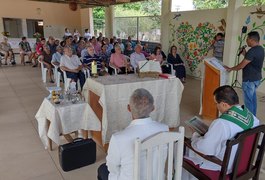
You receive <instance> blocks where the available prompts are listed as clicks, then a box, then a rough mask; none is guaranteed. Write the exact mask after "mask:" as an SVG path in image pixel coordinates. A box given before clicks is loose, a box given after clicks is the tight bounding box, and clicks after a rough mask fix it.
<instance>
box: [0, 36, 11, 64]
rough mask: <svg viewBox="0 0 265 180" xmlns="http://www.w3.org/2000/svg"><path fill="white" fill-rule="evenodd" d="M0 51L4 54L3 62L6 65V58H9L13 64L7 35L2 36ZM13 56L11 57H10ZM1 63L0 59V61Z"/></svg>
mask: <svg viewBox="0 0 265 180" xmlns="http://www.w3.org/2000/svg"><path fill="white" fill-rule="evenodd" d="M0 52H1V53H3V54H4V58H5V64H4V65H7V59H9V60H10V63H11V64H15V59H14V53H13V50H12V48H11V45H10V44H9V43H8V39H7V37H5V36H4V37H3V42H1V43H0ZM12 58H13V59H12ZM0 64H1V61H0Z"/></svg>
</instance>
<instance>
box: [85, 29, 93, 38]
mask: <svg viewBox="0 0 265 180" xmlns="http://www.w3.org/2000/svg"><path fill="white" fill-rule="evenodd" d="M91 37H92V36H91V34H90V33H89V31H88V29H85V33H84V38H87V40H89V39H91Z"/></svg>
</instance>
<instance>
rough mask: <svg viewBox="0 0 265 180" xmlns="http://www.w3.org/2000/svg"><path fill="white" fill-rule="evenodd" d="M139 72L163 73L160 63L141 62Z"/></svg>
mask: <svg viewBox="0 0 265 180" xmlns="http://www.w3.org/2000/svg"><path fill="white" fill-rule="evenodd" d="M138 67H139V72H159V73H162V70H161V66H160V63H159V62H158V61H152V60H150V61H147V60H144V61H139V62H138Z"/></svg>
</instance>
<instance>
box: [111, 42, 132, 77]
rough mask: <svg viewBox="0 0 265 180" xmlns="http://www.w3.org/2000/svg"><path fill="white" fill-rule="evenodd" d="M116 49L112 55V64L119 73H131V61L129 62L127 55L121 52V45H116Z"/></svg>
mask: <svg viewBox="0 0 265 180" xmlns="http://www.w3.org/2000/svg"><path fill="white" fill-rule="evenodd" d="M114 49H115V53H113V54H111V56H110V65H111V66H112V67H114V68H115V69H117V71H118V74H125V73H126V71H127V72H128V73H131V72H132V69H131V67H130V63H129V62H127V59H126V57H125V56H124V55H123V54H122V53H121V47H120V46H119V45H116V46H115V47H114Z"/></svg>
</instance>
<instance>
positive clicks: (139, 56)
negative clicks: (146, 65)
mask: <svg viewBox="0 0 265 180" xmlns="http://www.w3.org/2000/svg"><path fill="white" fill-rule="evenodd" d="M141 52H142V46H141V45H140V44H137V45H136V46H135V52H134V53H132V54H131V56H130V59H131V65H132V66H133V68H134V69H136V68H137V67H138V62H139V61H143V60H146V58H145V56H144V54H143V53H141ZM140 68H141V67H140Z"/></svg>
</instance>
